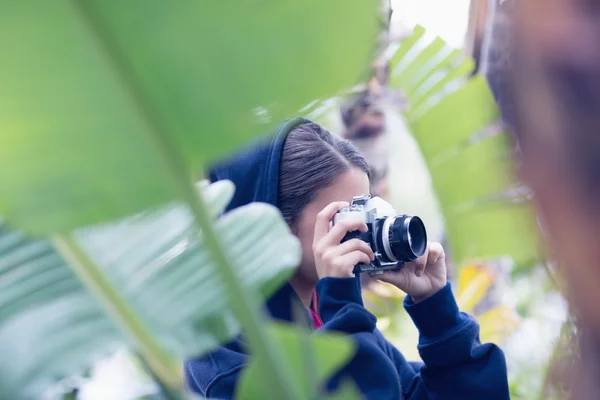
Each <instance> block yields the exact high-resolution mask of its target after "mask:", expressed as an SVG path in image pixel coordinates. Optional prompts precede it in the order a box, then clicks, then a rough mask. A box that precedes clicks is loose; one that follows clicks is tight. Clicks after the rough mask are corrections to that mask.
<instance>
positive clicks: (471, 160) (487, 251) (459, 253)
mask: <svg viewBox="0 0 600 400" xmlns="http://www.w3.org/2000/svg"><path fill="white" fill-rule="evenodd" d="M424 32H425V30H424V28H423V27H422V26H417V27H415V29H414V32H413V35H412V36H409V38H408V39H406V40H405V41H404V42H403V43H401V45H400V47H399V49H398V51H397V53H396V54H395V55H394V56H392V58H391V64H390V84H391V86H392V87H393V88H395V89H398V90H401V91H402V92H403V93H404V95H405V96H406V98H407V100H408V107H407V110H405V111H404V115H405V119H406V122H407V125H408V127H409V129H410V131H411V132H412V134H413V136H414V138H415V139H416V141H417V143H418V145H419V147H420V149H421V152H422V154H423V157H424V159H425V162H426V164H427V166H428V168H429V172H430V174H431V180H432V184H433V187H434V190H435V192H436V195H437V197H438V202H439V204H440V208H441V211H442V214H443V216H444V220H445V225H446V233H447V237H448V241H449V244H450V247H451V250H452V255H453V257H454V258H455V261H456V262H457V264H458V265H461V264H464V263H466V262H469V261H473V260H476V259H486V258H496V257H502V256H511V257H512V258H513V260H514V261H515V263H516V264H517V266H521V267H522V266H523V265H532V264H533V261H535V260H536V259H537V255H538V254H537V248H538V246H537V242H538V241H537V230H536V224H535V219H534V217H533V213H532V212H531V210H530V209H529V207H528V205H527V203H526V202H523V198H522V197H519V196H515V195H511V194H510V193H511V189H513V188H515V187H518V183H517V181H516V178H515V174H514V171H513V168H512V159H511V148H510V142H509V140H508V133H507V132H506V131H505V130H503V128H502V124H501V122H500V113H499V109H498V107H497V105H496V103H495V100H494V97H493V94H492V92H491V90H490V89H489V86H488V84H487V82H486V80H485V78H484V77H482V76H480V75H475V76H472V77H471V76H469V74H470V73H471V71H472V69H473V66H474V62H473V60H472V59H471V58H469V57H466V56H464V55H462V54H460V53H459V52H458V51H457V50H455V49H452V48H450V47H449V46H448V45H447V44H446V43H445V42H444V41H443V40H442V39H440V38H435V39H434V40H433V41H432V42H429V43H428V42H427V41H426V40H425V39H424ZM391 184H394V183H393V182H391Z"/></svg>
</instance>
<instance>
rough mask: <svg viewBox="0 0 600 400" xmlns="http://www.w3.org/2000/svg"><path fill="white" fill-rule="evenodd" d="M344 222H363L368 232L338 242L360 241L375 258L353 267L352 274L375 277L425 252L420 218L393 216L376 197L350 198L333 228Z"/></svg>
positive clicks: (346, 237)
mask: <svg viewBox="0 0 600 400" xmlns="http://www.w3.org/2000/svg"><path fill="white" fill-rule="evenodd" d="M346 220H360V221H363V222H364V223H365V224H366V225H367V228H369V229H368V231H367V232H364V233H363V232H361V231H353V232H348V233H347V234H346V235H345V236H344V238H343V239H342V242H345V241H348V240H351V239H360V240H362V241H364V242H367V243H368V244H369V246H371V249H373V253H374V254H375V260H374V261H372V262H371V263H370V264H362V263H361V264H357V265H356V266H355V267H354V273H355V274H357V273H361V272H366V273H368V274H369V275H379V274H383V273H384V272H385V271H394V270H399V269H401V268H402V267H403V266H404V263H405V262H407V261H415V260H416V259H417V258H419V257H421V256H422V255H423V254H425V250H426V249H427V231H426V230H425V225H424V224H423V221H422V220H421V218H419V217H416V216H411V215H401V214H396V211H395V210H394V209H393V207H392V206H391V205H390V204H389V203H387V202H386V201H385V200H383V199H381V198H379V197H373V198H371V196H369V195H365V196H358V197H354V198H353V199H352V204H350V206H349V207H346V208H342V209H341V210H340V211H338V212H337V213H336V214H335V216H334V217H333V224H334V225H335V224H337V223H339V222H341V221H346Z"/></svg>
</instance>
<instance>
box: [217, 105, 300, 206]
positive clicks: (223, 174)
mask: <svg viewBox="0 0 600 400" xmlns="http://www.w3.org/2000/svg"><path fill="white" fill-rule="evenodd" d="M310 122H311V121H310V120H308V119H306V118H301V117H297V118H294V119H291V120H289V121H286V122H285V123H283V124H281V125H280V126H279V127H278V128H277V129H276V131H275V135H274V136H273V137H272V138H270V139H268V140H261V141H258V142H255V143H253V144H252V145H250V146H248V147H247V148H245V149H243V150H242V151H240V152H239V153H237V154H235V155H234V156H233V157H230V158H228V159H226V160H224V161H223V162H221V163H219V164H217V165H216V166H215V167H213V168H212V169H211V171H210V181H211V182H216V181H220V180H224V179H228V180H230V181H232V182H233V183H234V184H235V194H234V196H233V199H232V200H231V203H229V205H228V206H227V208H226V211H230V210H233V209H234V208H237V207H241V206H244V205H246V204H250V203H252V202H261V203H268V204H271V205H273V206H277V193H278V191H279V162H280V161H281V153H282V151H283V145H284V143H285V139H286V138H287V135H288V133H290V131H291V130H293V129H294V128H295V127H297V126H298V125H302V124H305V123H310Z"/></svg>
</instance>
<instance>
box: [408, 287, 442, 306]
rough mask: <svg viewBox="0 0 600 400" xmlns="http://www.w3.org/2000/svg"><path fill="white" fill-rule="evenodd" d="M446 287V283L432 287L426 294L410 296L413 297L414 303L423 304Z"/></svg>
mask: <svg viewBox="0 0 600 400" xmlns="http://www.w3.org/2000/svg"><path fill="white" fill-rule="evenodd" d="M445 286H446V284H445V283H444V284H443V285H436V286H434V287H432V288H431V289H430V290H428V291H426V292H421V293H416V294H409V296H410V297H411V299H412V301H413V303H414V304H418V303H421V302H422V301H425V300H427V299H428V298H430V297H432V296H434V295H435V294H437V293H438V292H439V291H440V290H442V289H443V288H444V287H445Z"/></svg>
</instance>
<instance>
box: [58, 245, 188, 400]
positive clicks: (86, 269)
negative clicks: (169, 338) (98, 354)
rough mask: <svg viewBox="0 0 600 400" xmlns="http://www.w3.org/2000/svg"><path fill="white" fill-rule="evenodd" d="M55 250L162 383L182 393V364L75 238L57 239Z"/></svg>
mask: <svg viewBox="0 0 600 400" xmlns="http://www.w3.org/2000/svg"><path fill="white" fill-rule="evenodd" d="M52 242H53V243H54V246H55V247H56V249H57V250H58V252H59V253H60V254H61V255H62V256H63V258H65V260H66V261H67V264H68V265H69V267H70V268H71V270H73V272H74V273H75V275H77V277H78V278H79V279H80V280H81V282H82V283H83V284H84V285H85V287H86V288H88V289H89V290H90V292H92V294H93V295H94V296H95V297H96V299H97V300H98V301H99V302H100V303H101V305H102V306H103V307H104V309H105V310H106V311H107V313H108V314H109V316H110V317H111V319H112V320H113V321H115V322H116V323H117V324H118V325H119V327H120V328H121V329H122V330H123V332H125V334H126V335H127V336H128V337H129V339H130V340H131V341H132V342H133V343H134V345H135V346H136V347H137V349H138V351H139V352H140V354H142V355H143V357H144V359H145V360H146V361H147V362H148V364H149V365H150V366H151V367H152V370H153V372H154V373H155V374H156V375H157V376H158V377H159V378H160V379H161V381H162V382H163V383H165V384H166V385H168V386H169V388H171V389H173V390H177V391H180V390H182V389H183V376H182V372H181V365H182V363H181V362H180V361H179V360H175V359H173V357H172V356H171V355H170V354H169V353H168V352H167V351H166V350H165V349H164V348H163V347H162V346H161V344H160V343H158V342H157V341H156V340H155V339H154V337H153V336H152V334H151V333H150V332H151V331H150V329H149V328H148V327H147V326H146V325H145V324H144V323H143V321H142V320H141V319H140V318H139V317H138V315H137V314H136V313H135V311H133V310H132V309H131V308H130V307H129V304H128V303H127V301H126V300H125V299H124V298H122V297H121V295H120V294H119V292H118V290H117V289H116V288H115V287H114V285H113V284H112V282H110V280H109V279H108V278H107V277H106V274H105V273H104V271H102V270H101V269H100V268H99V267H98V266H97V265H96V264H95V263H94V262H93V261H92V260H91V259H90V258H89V257H88V256H87V255H86V254H85V252H84V251H83V250H82V249H81V247H79V245H78V244H77V242H76V241H75V239H74V238H73V236H72V235H56V236H54V237H53V238H52Z"/></svg>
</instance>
